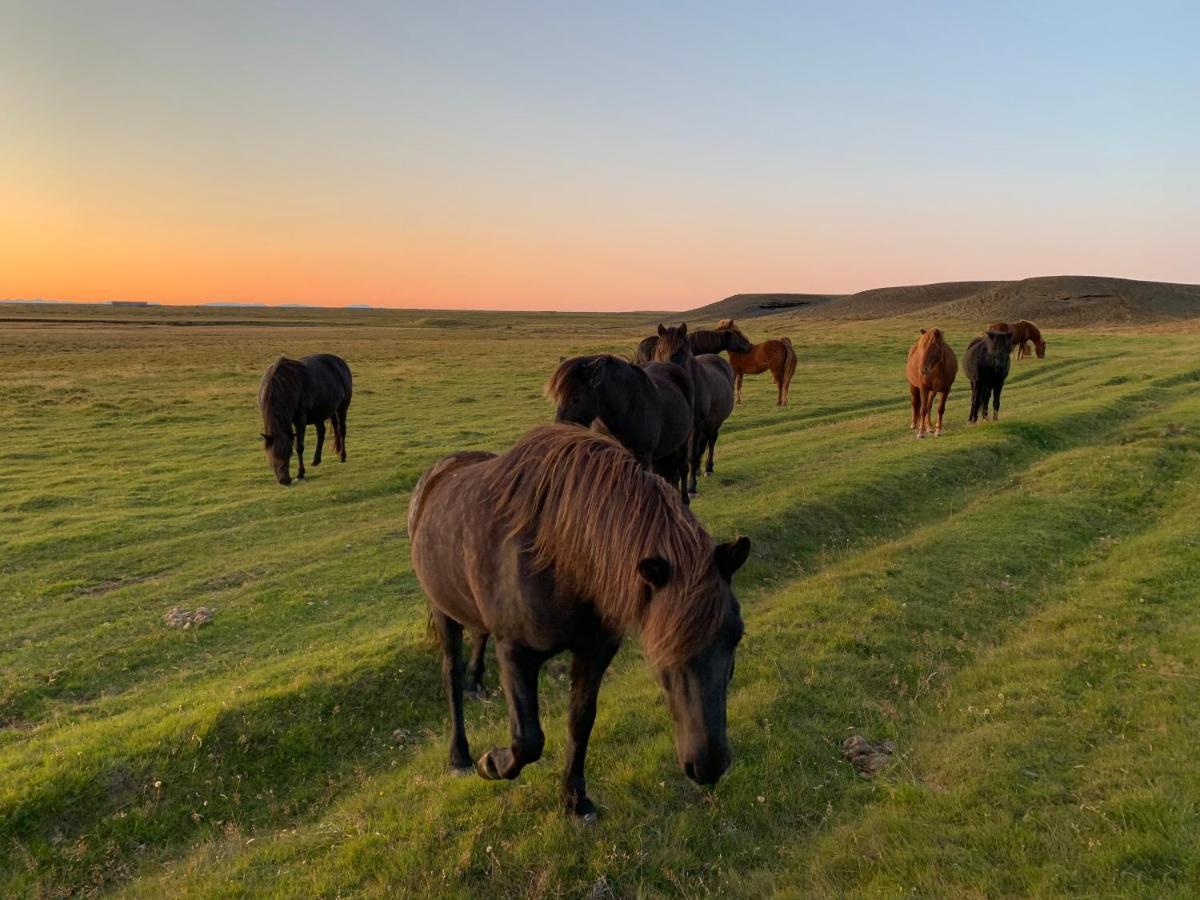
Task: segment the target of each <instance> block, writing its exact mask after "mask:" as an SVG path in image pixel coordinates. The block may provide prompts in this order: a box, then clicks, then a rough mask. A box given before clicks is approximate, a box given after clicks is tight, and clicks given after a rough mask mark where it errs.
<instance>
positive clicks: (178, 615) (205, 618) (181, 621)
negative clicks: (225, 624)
mask: <svg viewBox="0 0 1200 900" xmlns="http://www.w3.org/2000/svg"><path fill="white" fill-rule="evenodd" d="M216 614H217V611H216V610H215V609H213V608H212V607H211V606H201V607H198V608H197V609H196V611H195V612H192V611H191V610H188V609H184V608H183V607H182V606H173V607H171V609H170V611H169V612H168V613H167V614H166V615H165V616H163V621H164V622H166V623H167V625H168V626H169V627H171V628H185V629H186V628H199V627H200V626H202V625H207V624H209V623H210V622H211V621H212V620H213V616H215V615H216Z"/></svg>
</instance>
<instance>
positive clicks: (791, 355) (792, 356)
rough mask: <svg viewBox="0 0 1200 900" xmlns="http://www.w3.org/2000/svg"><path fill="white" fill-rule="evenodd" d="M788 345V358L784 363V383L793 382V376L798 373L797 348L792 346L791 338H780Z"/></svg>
mask: <svg viewBox="0 0 1200 900" xmlns="http://www.w3.org/2000/svg"><path fill="white" fill-rule="evenodd" d="M780 340H782V341H783V343H784V344H785V345H786V346H787V350H788V354H787V360H786V361H785V362H784V364H783V383H784V384H785V385H787V384H791V382H792V376H793V375H794V374H796V348H795V347H793V346H792V339H791V338H786V337H785V338H780Z"/></svg>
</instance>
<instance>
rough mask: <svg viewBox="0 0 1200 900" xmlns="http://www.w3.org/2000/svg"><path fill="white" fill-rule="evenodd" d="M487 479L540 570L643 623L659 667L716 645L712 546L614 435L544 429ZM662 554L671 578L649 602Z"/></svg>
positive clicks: (618, 621) (615, 613)
mask: <svg viewBox="0 0 1200 900" xmlns="http://www.w3.org/2000/svg"><path fill="white" fill-rule="evenodd" d="M483 477H484V480H485V490H486V496H487V497H488V500H489V503H490V504H491V507H492V508H493V509H494V510H495V511H496V512H497V513H498V514H499V515H500V516H501V517H502V518H503V519H504V520H506V522H507V525H508V534H509V536H510V537H516V536H517V535H525V536H527V537H528V539H529V541H530V548H531V553H532V561H533V565H534V567H535V568H537V569H539V570H548V569H553V571H554V577H555V579H556V580H557V581H558V582H559V584H561V585H563V586H565V587H566V589H567V590H571V591H575V592H577V593H578V594H580V595H581V596H584V597H587V598H589V599H590V600H592V602H594V603H595V604H596V608H597V610H598V611H599V613H600V616H601V618H602V619H603V621H604V622H605V624H606V625H608V626H609V627H612V628H614V629H616V630H621V631H624V630H626V629H628V628H631V627H634V626H639V625H640V627H641V634H642V646H643V648H644V650H645V652H646V655H647V657H649V659H650V661H651V662H652V663H653V664H654V665H655V666H657V667H658V668H660V669H663V668H671V667H674V666H678V665H681V664H682V663H683V662H685V661H686V660H687V659H689V658H691V657H692V656H694V655H695V654H696V653H697V652H699V650H700V649H701V648H702V647H704V646H705V645H706V644H708V643H709V642H710V641H711V640H712V637H713V635H714V634H715V633H716V630H717V628H718V627H719V626H720V624H721V621H722V619H723V616H722V612H723V600H722V593H721V592H720V591H719V590H717V587H716V585H715V584H713V583H712V579H713V578H714V576H715V571H714V569H713V566H712V564H711V563H712V556H713V552H714V548H713V542H712V539H711V538H710V537H709V536H708V534H706V533H705V531H704V529H703V528H701V526H700V523H699V522H698V521H697V519H696V517H695V516H694V515H692V513H691V511H690V510H689V509H688V508H687V507H686V506H684V505H683V502H682V501H681V500H680V497H679V493H678V491H675V490H673V489H672V488H671V487H670V486H669V485H668V484H667V482H666V481H665V480H663V479H662V478H660V477H659V476H657V475H654V474H651V473H650V472H647V471H646V470H645V469H643V468H642V467H641V466H640V465H639V464H638V462H637V460H636V459H635V458H634V456H633V454H631V453H630V452H629V451H628V450H626V449H625V448H624V447H622V446H621V445H620V444H619V443H618V442H617V441H616V440H614V439H613V438H612V437H609V436H608V435H604V434H597V433H595V432H592V431H587V430H585V429H583V428H580V427H579V426H577V425H545V426H541V427H539V428H535V429H534V430H533V431H531V432H529V434H527V435H526V436H525V437H523V438H522V439H521V440H520V441H518V442H517V444H516V445H515V446H514V447H513V448H512V449H511V450H509V451H508V452H507V453H505V454H503V455H502V456H501V457H499V458H497V459H496V460H495V463H494V464H490V465H489V466H488V467H487V470H486V473H485V474H484V476H483ZM656 556H657V557H661V558H663V559H665V560H666V561H667V562H668V563H669V565H670V567H671V568H670V571H671V577H670V579H669V580H668V582H667V584H666V585H665V586H664V587H662V588H661V589H659V590H658V591H657V592H655V594H654V595H653V597H652V598H651V599H650V600H649V602H648V603H647V602H646V591H647V590H648V586H647V583H646V582H645V581H644V580H643V578H642V576H641V574H640V573H639V570H638V563H639V562H641V561H642V560H643V559H647V558H649V557H656Z"/></svg>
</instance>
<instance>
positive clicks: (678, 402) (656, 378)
mask: <svg viewBox="0 0 1200 900" xmlns="http://www.w3.org/2000/svg"><path fill="white" fill-rule="evenodd" d="M546 396H547V397H548V398H549V399H551V400H553V401H554V402H555V403H556V404H557V405H558V411H557V412H556V413H555V421H557V422H574V423H576V424H578V425H583V426H584V427H585V428H587V427H591V426H592V425H593V424H594V423H596V422H599V423H600V424H601V425H602V426H603V427H604V429H605V430H606V431H607V432H608V433H609V434H611V435H612V436H613V437H615V438H616V439H617V440H618V441H620V442H621V443H622V444H624V445H625V446H626V447H627V448H628V449H629V451H630V452H631V453H633V455H634V456H635V457H637V460H638V462H640V463H641V464H642V466H643V467H644V468H647V469H650V470H651V471H653V472H655V473H657V474H659V475H661V476H662V477H663V478H665V479H666V480H667V483H668V484H670V485H671V486H673V487H678V488H679V491H680V494H681V495H682V496H683V500H684V502H685V503H686V502H687V499H688V493H687V470H688V438H689V436H690V435H691V431H692V386H691V380H690V379H689V378H688V376H687V374H686V373H685V372H684V371H683V370H682V369H680V368H679V367H678V366H676V365H672V364H671V363H648V364H647V365H645V366H635V365H632V364H630V363H628V362H626V361H625V360H623V359H621V358H619V357H616V356H610V355H607V354H602V355H600V356H577V357H575V358H573V359H567V360H563V361H562V362H561V363H560V364H559V366H558V368H557V369H556V370H555V372H554V374H553V375H551V376H550V380H549V381H548V382H547V383H546Z"/></svg>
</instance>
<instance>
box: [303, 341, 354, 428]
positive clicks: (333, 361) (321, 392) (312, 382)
mask: <svg viewBox="0 0 1200 900" xmlns="http://www.w3.org/2000/svg"><path fill="white" fill-rule="evenodd" d="M300 362H301V363H302V364H303V365H304V387H305V390H306V391H307V393H308V398H307V404H306V405H307V407H308V411H309V413H311V414H313V415H318V416H321V417H322V418H328V417H329V416H332V415H333V414H334V413H335V412H337V410H338V409H340V408H342V407H343V406H347V405H349V403H350V398H351V396H352V394H353V389H354V386H353V378H352V376H351V375H350V367H349V366H348V365H346V361H345V360H344V359H342V358H341V357H340V356H334V355H333V354H332V353H316V354H313V355H312V356H306V357H304V359H302V360H300Z"/></svg>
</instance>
